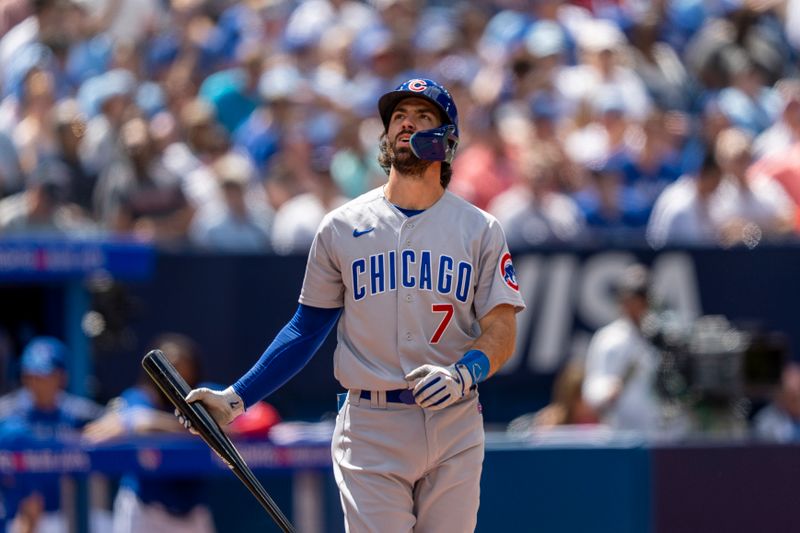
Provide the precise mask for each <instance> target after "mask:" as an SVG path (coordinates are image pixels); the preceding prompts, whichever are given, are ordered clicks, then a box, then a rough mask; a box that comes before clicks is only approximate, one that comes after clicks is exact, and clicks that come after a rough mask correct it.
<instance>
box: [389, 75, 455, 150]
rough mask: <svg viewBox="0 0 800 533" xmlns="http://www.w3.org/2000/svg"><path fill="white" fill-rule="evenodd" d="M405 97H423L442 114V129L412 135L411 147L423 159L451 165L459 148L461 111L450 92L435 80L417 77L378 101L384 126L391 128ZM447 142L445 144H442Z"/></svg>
mask: <svg viewBox="0 0 800 533" xmlns="http://www.w3.org/2000/svg"><path fill="white" fill-rule="evenodd" d="M405 98H424V99H425V100H428V101H429V102H431V103H432V104H434V105H435V106H436V107H437V108H438V109H439V111H440V113H439V114H440V115H441V119H442V123H443V126H442V127H440V128H435V129H432V130H427V131H424V132H417V133H415V134H414V136H412V139H411V148H412V150H413V151H414V153H415V154H416V155H417V157H419V158H420V159H426V160H432V161H444V162H445V163H451V162H452V161H453V156H454V155H455V151H456V146H457V145H458V110H457V109H456V103H455V101H454V100H453V97H452V96H450V93H449V92H448V90H447V89H445V88H444V87H442V86H441V85H440V84H438V83H437V82H435V81H433V80H428V79H425V78H414V79H410V80H408V81H406V82H404V83H402V84H400V85H399V86H398V87H397V88H396V89H395V90H394V91H390V92H388V93H386V94H384V95H383V96H381V98H380V100H378V112H379V113H380V115H381V120H383V127H384V128H385V129H387V130H388V129H389V120H390V119H391V118H392V113H393V112H394V108H395V107H397V104H398V103H400V101H401V100H403V99H405ZM441 141H445V142H441Z"/></svg>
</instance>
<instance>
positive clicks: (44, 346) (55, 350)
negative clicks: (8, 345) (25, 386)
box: [20, 337, 67, 375]
mask: <svg viewBox="0 0 800 533" xmlns="http://www.w3.org/2000/svg"><path fill="white" fill-rule="evenodd" d="M66 361H67V347H66V346H65V345H64V343H63V342H61V341H60V340H58V339H56V338H54V337H34V338H33V340H31V341H30V342H29V343H28V345H27V346H26V347H25V350H24V351H23V352H22V358H21V360H20V367H21V369H22V373H23V374H36V375H46V374H52V373H53V372H55V371H56V370H63V369H64V368H65V366H66Z"/></svg>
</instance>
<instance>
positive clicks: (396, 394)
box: [361, 389, 416, 405]
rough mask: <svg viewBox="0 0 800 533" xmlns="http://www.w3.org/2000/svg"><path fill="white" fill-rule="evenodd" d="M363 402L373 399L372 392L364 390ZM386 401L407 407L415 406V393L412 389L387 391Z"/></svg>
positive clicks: (362, 393)
mask: <svg viewBox="0 0 800 533" xmlns="http://www.w3.org/2000/svg"><path fill="white" fill-rule="evenodd" d="M361 399H362V400H370V399H372V391H368V390H362V391H361ZM386 401H387V402H392V403H404V404H406V405H414V404H415V403H416V402H415V401H414V393H413V392H412V390H411V389H394V390H387V391H386Z"/></svg>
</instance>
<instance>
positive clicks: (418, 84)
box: [406, 79, 428, 93]
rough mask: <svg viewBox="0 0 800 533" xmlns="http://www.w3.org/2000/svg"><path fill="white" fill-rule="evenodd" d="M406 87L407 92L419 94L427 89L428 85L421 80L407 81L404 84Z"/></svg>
mask: <svg viewBox="0 0 800 533" xmlns="http://www.w3.org/2000/svg"><path fill="white" fill-rule="evenodd" d="M406 86H407V87H408V90H409V91H413V92H415V93H421V92H422V91H424V90H425V89H427V88H428V84H427V83H426V82H425V80H422V79H416V80H409V81H407V82H406Z"/></svg>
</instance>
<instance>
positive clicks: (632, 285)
mask: <svg viewBox="0 0 800 533" xmlns="http://www.w3.org/2000/svg"><path fill="white" fill-rule="evenodd" d="M649 286H650V281H649V272H648V270H647V268H646V267H645V266H643V265H640V264H634V265H631V266H629V267H627V268H626V269H625V270H624V271H623V272H622V273H621V275H620V277H619V279H618V280H617V282H616V283H615V293H616V296H617V300H618V302H619V305H620V317H619V318H617V319H616V320H615V321H613V322H611V323H610V324H608V325H607V326H605V327H603V328H601V329H599V330H597V332H595V334H594V336H593V337H592V340H591V342H590V343H589V348H588V350H587V353H586V377H585V378H584V382H583V397H584V399H585V400H586V402H587V403H588V404H589V405H590V406H591V407H592V408H593V409H595V410H596V411H597V412H598V413H599V414H600V418H601V420H602V421H603V422H604V423H605V424H608V425H609V426H611V427H612V428H614V429H622V430H636V431H642V432H645V433H647V434H652V433H654V432H657V431H659V430H660V429H661V428H662V418H663V417H662V411H661V404H660V401H659V398H658V394H657V391H656V381H655V380H656V372H657V370H658V364H659V362H658V357H659V356H658V352H657V351H656V348H655V347H654V346H653V345H652V344H651V343H650V342H649V341H648V340H647V339H646V338H645V337H644V336H643V335H642V332H641V329H640V328H641V324H642V320H643V319H644V317H645V315H646V314H647V312H648V310H649V300H648V294H649Z"/></svg>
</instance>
